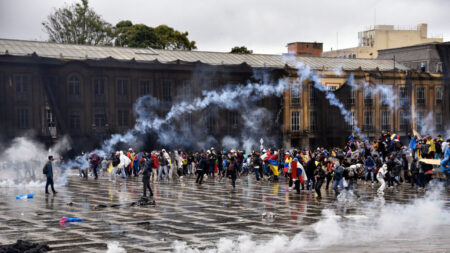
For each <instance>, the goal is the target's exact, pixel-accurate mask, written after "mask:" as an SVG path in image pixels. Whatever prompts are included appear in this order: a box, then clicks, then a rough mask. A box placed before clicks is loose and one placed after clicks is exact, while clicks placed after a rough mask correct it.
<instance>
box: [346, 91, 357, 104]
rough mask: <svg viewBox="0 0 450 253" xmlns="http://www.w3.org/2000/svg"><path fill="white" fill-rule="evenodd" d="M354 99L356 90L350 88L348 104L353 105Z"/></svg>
mask: <svg viewBox="0 0 450 253" xmlns="http://www.w3.org/2000/svg"><path fill="white" fill-rule="evenodd" d="M355 101H356V90H354V89H352V90H351V91H350V98H349V99H348V104H349V105H350V106H354V105H355Z"/></svg>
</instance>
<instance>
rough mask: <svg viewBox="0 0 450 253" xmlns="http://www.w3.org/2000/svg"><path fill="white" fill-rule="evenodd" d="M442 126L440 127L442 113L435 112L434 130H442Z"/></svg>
mask: <svg viewBox="0 0 450 253" xmlns="http://www.w3.org/2000/svg"><path fill="white" fill-rule="evenodd" d="M443 129H444V128H443V127H442V113H440V112H438V113H436V130H437V131H442V130H443Z"/></svg>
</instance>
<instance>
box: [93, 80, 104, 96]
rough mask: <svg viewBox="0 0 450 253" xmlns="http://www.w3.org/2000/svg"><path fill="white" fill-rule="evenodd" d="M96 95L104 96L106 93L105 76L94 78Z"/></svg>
mask: <svg viewBox="0 0 450 253" xmlns="http://www.w3.org/2000/svg"><path fill="white" fill-rule="evenodd" d="M94 95H95V96H96V97H102V96H104V95H105V79H104V78H96V79H94Z"/></svg>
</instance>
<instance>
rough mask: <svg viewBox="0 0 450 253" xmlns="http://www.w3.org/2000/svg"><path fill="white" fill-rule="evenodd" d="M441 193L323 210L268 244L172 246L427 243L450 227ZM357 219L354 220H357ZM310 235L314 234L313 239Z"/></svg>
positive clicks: (237, 247) (239, 243)
mask: <svg viewBox="0 0 450 253" xmlns="http://www.w3.org/2000/svg"><path fill="white" fill-rule="evenodd" d="M441 194H445V192H443V187H442V185H440V186H435V188H433V189H432V190H431V191H429V192H427V194H426V196H425V197H424V198H419V199H416V200H414V201H413V202H412V203H409V204H396V203H392V204H387V205H384V199H379V200H377V199H376V200H374V201H373V202H370V203H368V204H366V205H365V206H364V207H362V209H361V211H360V213H359V214H358V215H352V216H350V215H349V216H346V215H344V216H339V215H336V212H335V211H333V210H330V209H324V210H323V211H322V219H321V220H320V221H319V222H317V223H315V224H313V225H312V226H311V227H310V229H311V230H312V231H310V230H309V229H308V228H304V230H305V232H301V233H298V234H296V235H295V236H293V237H292V238H290V237H288V236H285V235H276V236H274V237H273V238H272V239H271V240H268V241H256V240H253V239H252V238H251V237H250V236H240V237H238V238H237V239H233V238H221V239H220V240H219V241H218V242H217V244H216V245H215V247H212V248H208V249H205V250H200V249H196V248H191V247H189V246H187V244H186V242H179V241H176V242H174V244H173V245H172V247H173V249H174V252H176V253H193V252H208V253H216V252H217V253H218V252H237V253H240V252H242V253H243V252H245V253H247V252H299V251H309V250H318V249H331V247H332V246H334V245H338V246H339V247H341V248H343V247H345V246H352V245H361V244H363V245H364V244H367V243H371V242H380V243H383V242H385V241H387V240H390V239H393V238H396V237H399V236H406V237H408V238H409V239H410V240H418V239H420V240H425V239H426V238H424V236H426V235H430V234H432V232H434V233H439V232H438V231H437V229H438V228H439V226H448V225H450V211H449V210H448V208H446V207H445V202H444V201H442V196H441ZM355 216H356V217H357V219H355V218H354V217H355ZM311 232H312V233H313V234H315V237H314V238H311V236H310V235H311Z"/></svg>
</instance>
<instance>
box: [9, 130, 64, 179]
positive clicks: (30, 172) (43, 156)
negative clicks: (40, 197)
mask: <svg viewBox="0 0 450 253" xmlns="http://www.w3.org/2000/svg"><path fill="white" fill-rule="evenodd" d="M70 148H71V146H70V141H69V138H68V137H67V136H64V137H63V138H61V139H60V140H59V141H58V142H57V143H56V144H55V145H53V146H52V147H51V148H50V149H49V150H46V148H45V146H44V145H42V144H41V143H39V142H37V141H34V140H33V138H32V137H17V138H15V139H14V140H12V142H11V144H10V145H8V146H7V147H5V149H4V150H3V151H2V152H1V153H0V170H1V171H0V186H20V187H22V186H39V185H43V184H45V182H46V178H45V175H43V174H42V169H43V167H44V165H45V163H46V162H47V161H48V156H49V155H53V157H54V159H55V161H56V162H55V163H54V164H53V174H54V175H55V183H56V184H65V181H66V173H65V168H64V167H63V166H61V164H60V163H59V161H58V160H59V157H60V155H61V154H63V153H65V152H66V151H68V150H69V149H70Z"/></svg>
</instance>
